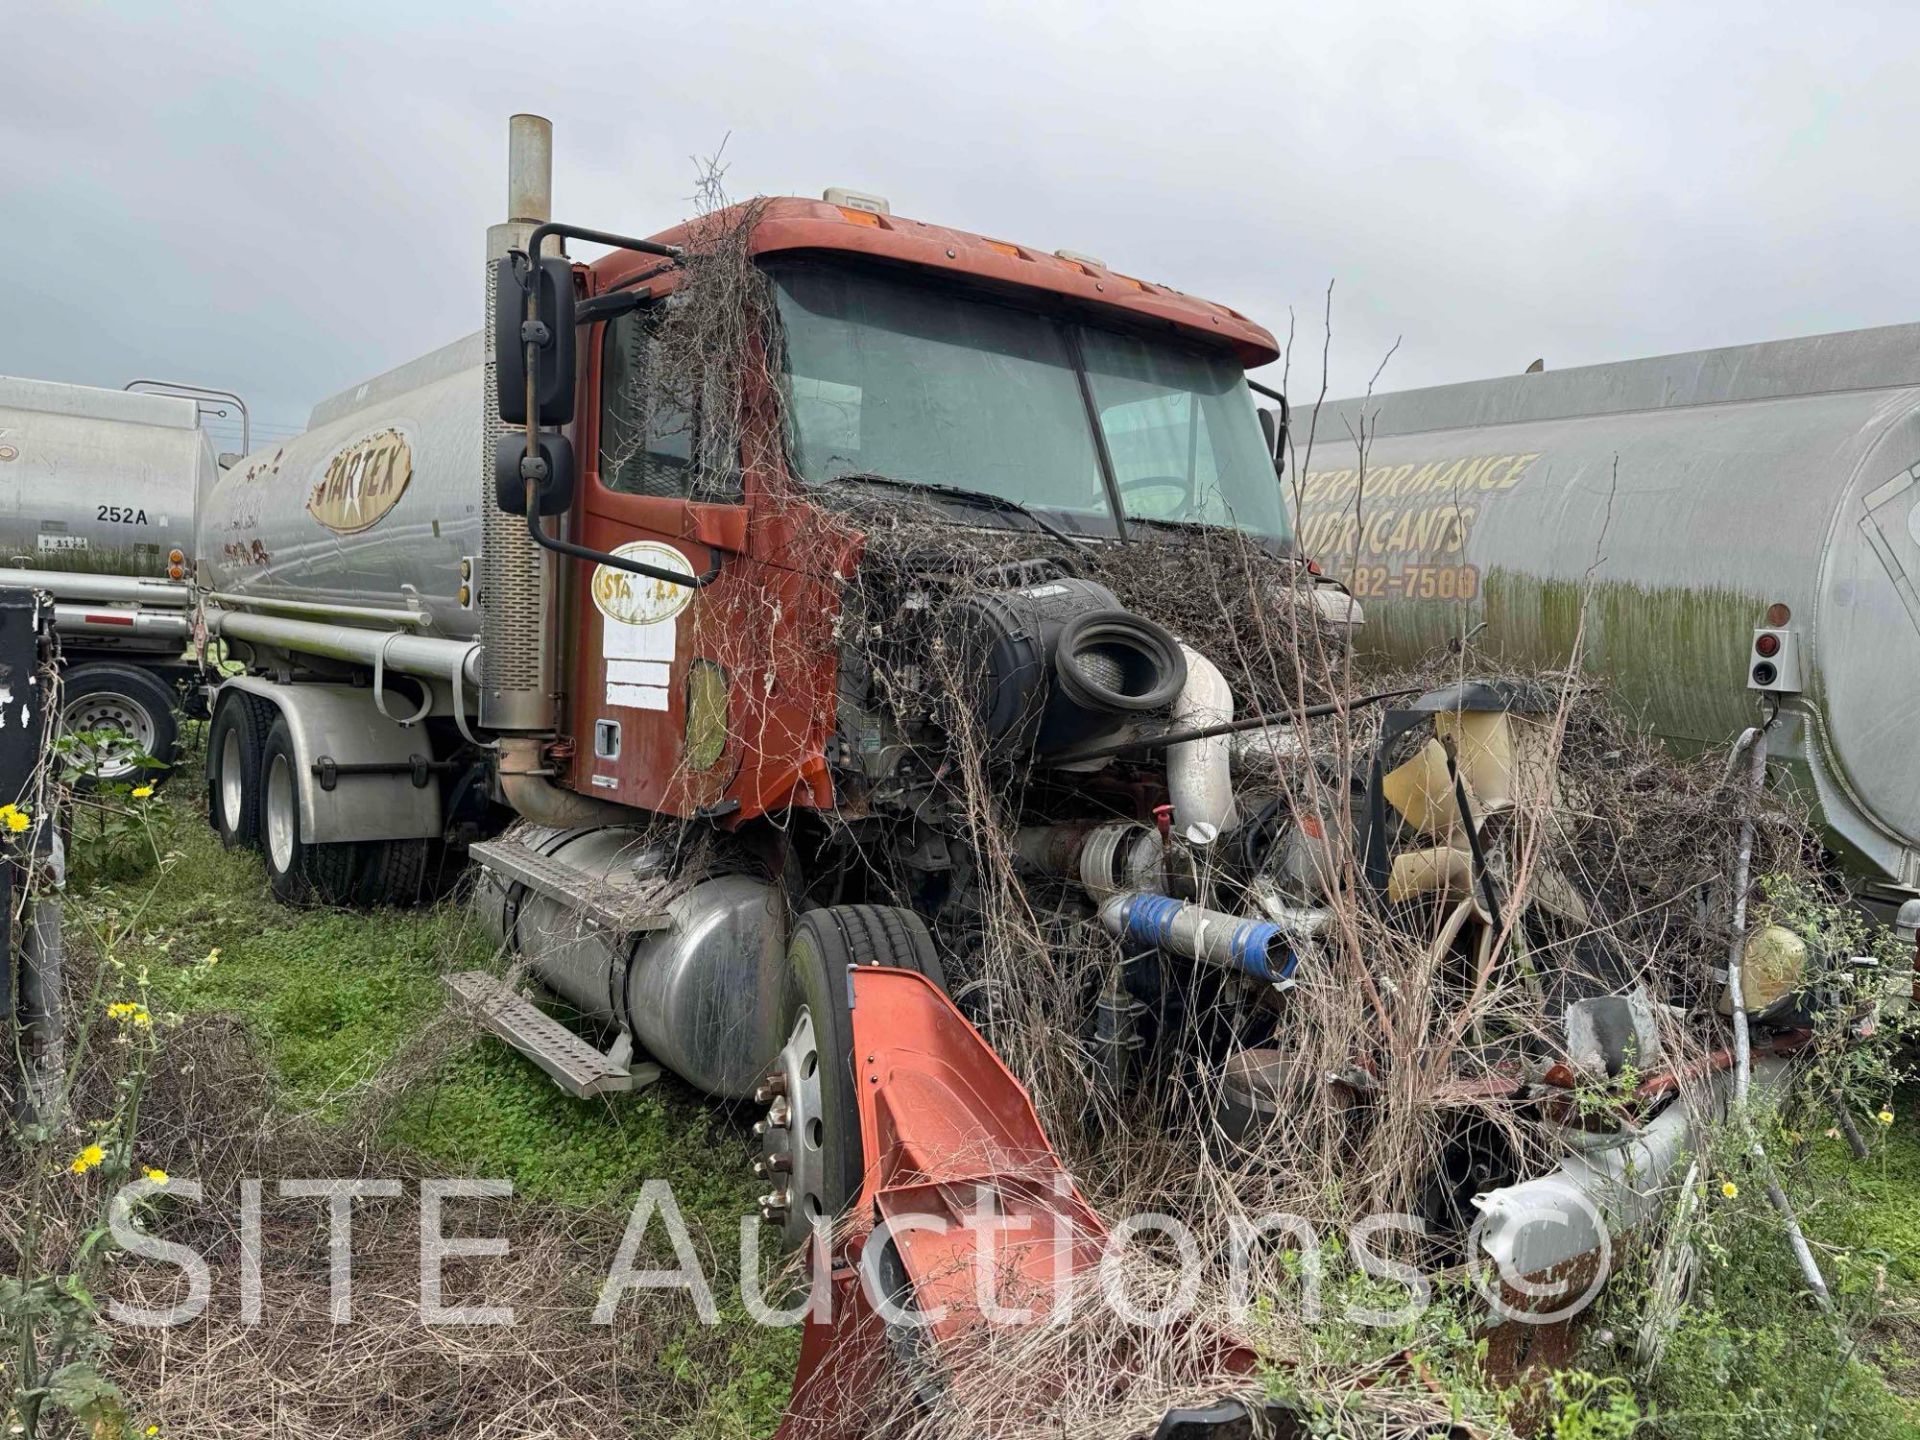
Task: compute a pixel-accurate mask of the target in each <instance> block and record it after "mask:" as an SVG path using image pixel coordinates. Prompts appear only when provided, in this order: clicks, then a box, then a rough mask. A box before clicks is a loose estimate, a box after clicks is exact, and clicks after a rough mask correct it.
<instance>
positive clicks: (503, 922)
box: [473, 826, 789, 1099]
mask: <svg viewBox="0 0 1920 1440" xmlns="http://www.w3.org/2000/svg"><path fill="white" fill-rule="evenodd" d="M512 838H513V839H515V840H516V841H517V842H518V843H519V844H522V845H524V846H526V847H527V848H528V849H530V850H532V851H534V852H536V853H538V854H540V855H544V856H547V857H548V858H550V859H552V860H555V861H558V862H559V863H560V864H562V865H565V866H567V867H568V868H569V869H572V870H574V871H576V872H578V874H579V876H580V878H581V882H582V883H583V884H586V885H590V886H593V887H596V888H598V887H608V888H610V889H613V890H616V891H618V890H631V889H632V888H635V887H637V886H639V885H641V884H643V883H645V882H646V881H647V880H648V879H649V878H651V877H654V876H657V875H658V874H659V873H661V872H662V869H663V867H665V866H666V865H668V863H669V862H670V859H671V857H670V856H669V855H667V854H666V853H665V852H663V851H661V850H659V849H658V848H657V847H655V846H649V844H648V842H647V840H646V838H645V836H644V835H643V834H642V833H641V832H638V831H635V830H628V829H599V830H553V829H545V828H539V827H533V826H525V827H522V828H520V829H519V830H517V831H515V832H513V837H512ZM473 903H474V907H475V909H476V910H477V911H478V913H479V914H480V917H481V919H482V921H483V923H484V924H485V925H486V926H487V928H488V930H489V931H490V932H491V933H492V935H493V936H494V938H495V939H497V940H500V941H502V942H504V943H507V944H509V945H510V946H511V947H512V949H513V950H514V952H515V953H516V954H518V955H520V956H521V957H523V958H524V959H525V960H526V962H527V965H528V968H529V969H530V970H531V971H532V972H533V973H534V974H535V975H537V976H538V977H539V978H540V980H541V981H542V982H544V983H545V984H546V985H547V987H548V988H549V989H551V990H552V991H553V992H554V993H555V994H556V995H558V996H560V997H561V998H562V999H563V1000H565V1001H567V1002H568V1003H569V1004H570V1005H572V1006H573V1007H574V1008H575V1009H576V1010H577V1011H578V1012H579V1014H580V1015H581V1016H583V1017H585V1018H587V1019H588V1020H590V1021H592V1022H594V1023H596V1024H598V1025H603V1026H616V1027H618V1028H621V1029H624V1030H626V1031H627V1032H628V1033H630V1034H631V1035H633V1037H634V1038H635V1040H636V1041H637V1042H638V1044H639V1046H640V1047H641V1049H642V1050H644V1052H645V1053H646V1055H647V1056H648V1057H649V1058H651V1059H654V1060H657V1061H659V1062H660V1063H661V1064H663V1065H665V1066H666V1067H667V1068H668V1069H670V1070H672V1071H673V1072H674V1073H675V1074H676V1075H678V1076H680V1077H681V1078H682V1079H684V1080H686V1081H687V1082H688V1083H689V1084H691V1085H694V1086H696V1087H698V1088H699V1089H701V1090H704V1091H706V1092H707V1093H709V1094H712V1095H724V1096H729V1097H732V1098H734V1099H743V1098H745V1097H746V1096H748V1095H751V1094H752V1093H753V1091H754V1088H755V1086H757V1085H758V1084H759V1083H760V1080H761V1079H762V1077H763V1076H764V1075H765V1074H766V1070H767V1066H768V1064H769V1063H770V1062H771V1061H772V1059H773V1057H774V1055H775V1054H776V1053H777V1052H778V1050H779V1049H780V1045H781V1043H782V1042H783V1041H784V1040H785V1039H786V1033H785V1027H786V1025H787V1023H788V1021H789V1014H788V1010H787V969H786V944H787V927H786V910H785V907H784V904H783V902H782V899H781V894H780V891H779V890H778V889H776V888H775V887H774V886H773V885H772V884H771V883H769V882H768V881H766V880H762V879H760V878H758V877H757V876H752V875H745V874H725V873H722V874H716V875H712V876H709V877H707V878H704V879H696V878H694V877H688V880H687V883H686V884H685V885H684V886H682V887H675V891H674V893H673V895H672V897H671V898H670V899H668V900H667V901H666V902H665V909H666V911H667V913H668V914H669V915H670V916H672V918H673V924H672V925H671V926H670V927H668V928H665V929H661V930H652V931H647V932H644V933H640V934H635V935H622V936H613V935H609V934H608V933H607V932H605V931H603V930H600V929H598V928H596V927H594V926H592V925H590V924H588V923H587V922H586V921H585V920H583V919H582V918H581V917H580V915H579V914H578V913H576V912H575V911H573V910H571V909H570V908H568V907H567V906H566V905H565V904H563V903H562V902H560V901H558V900H555V899H552V898H550V897H547V896H544V895H540V894H536V893H534V892H532V891H528V890H525V889H524V888H522V887H520V886H517V885H513V884H511V883H509V882H506V881H504V880H502V879H501V877H500V876H498V875H497V874H495V873H494V872H493V871H491V870H488V869H485V868H484V867H483V868H482V869H481V870H480V871H479V874H478V878H477V879H476V881H475V885H474V893H473Z"/></svg>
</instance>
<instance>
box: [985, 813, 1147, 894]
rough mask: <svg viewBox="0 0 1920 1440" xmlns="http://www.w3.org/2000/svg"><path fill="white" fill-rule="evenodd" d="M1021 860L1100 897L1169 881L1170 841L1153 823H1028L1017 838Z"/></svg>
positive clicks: (1016, 850)
mask: <svg viewBox="0 0 1920 1440" xmlns="http://www.w3.org/2000/svg"><path fill="white" fill-rule="evenodd" d="M1014 854H1015V855H1016V856H1017V857H1018V859H1019V861H1020V863H1021V864H1023V865H1027V866H1030V867H1032V868H1033V869H1035V870H1038V871H1039V872H1040V873H1041V874H1043V875H1051V876H1053V877H1054V878H1055V879H1058V880H1076V881H1078V882H1079V883H1080V886H1081V888H1082V889H1084V890H1085V891H1086V892H1087V894H1089V895H1091V896H1092V897H1093V898H1094V899H1096V900H1104V899H1106V897H1107V896H1109V895H1113V894H1116V893H1118V892H1120V891H1123V890H1141V889H1145V888H1146V887H1148V886H1151V885H1161V884H1164V883H1166V846H1165V844H1164V843H1163V842H1162V841H1161V839H1160V836H1159V835H1158V834H1157V833H1156V832H1155V831H1154V830H1153V829H1152V828H1150V827H1149V826H1146V825H1136V824H1134V823H1132V822H1131V821H1115V822H1113V823H1110V824H1106V825H1088V824H1085V823H1081V824H1071V823H1070V824H1066V825H1025V826H1022V827H1021V829H1020V831H1019V833H1018V834H1016V835H1015V837H1014Z"/></svg>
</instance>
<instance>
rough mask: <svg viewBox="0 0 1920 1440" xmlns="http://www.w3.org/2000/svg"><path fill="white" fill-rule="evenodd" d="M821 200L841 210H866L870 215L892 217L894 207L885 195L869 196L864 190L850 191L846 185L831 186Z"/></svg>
mask: <svg viewBox="0 0 1920 1440" xmlns="http://www.w3.org/2000/svg"><path fill="white" fill-rule="evenodd" d="M820 198H821V199H822V200H824V201H826V202H827V204H829V205H833V206H836V207H838V208H839V209H841V210H864V211H865V212H866V213H867V214H869V215H891V214H893V206H891V205H889V204H888V203H887V197H886V196H884V195H869V194H867V193H866V192H865V191H864V190H849V189H847V187H846V186H844V185H829V186H828V187H827V188H826V191H825V192H824V193H823V194H822V195H821V196H820Z"/></svg>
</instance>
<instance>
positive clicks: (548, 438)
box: [493, 430, 574, 515]
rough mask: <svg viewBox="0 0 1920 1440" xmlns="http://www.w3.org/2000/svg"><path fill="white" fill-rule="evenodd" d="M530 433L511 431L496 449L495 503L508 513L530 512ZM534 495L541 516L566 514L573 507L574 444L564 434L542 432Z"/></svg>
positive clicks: (494, 473)
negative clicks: (528, 459) (526, 470)
mask: <svg viewBox="0 0 1920 1440" xmlns="http://www.w3.org/2000/svg"><path fill="white" fill-rule="evenodd" d="M526 460H527V432H526V431H525V430H509V431H508V432H507V433H506V434H504V435H502V436H501V437H500V439H499V440H498V441H497V442H496V443H495V445H494V450H493V498H494V503H495V504H497V505H498V506H499V507H500V508H501V509H502V510H504V511H505V512H506V513H507V514H509V515H524V514H526V513H527V475H526V473H525V472H524V471H523V469H522V466H523V465H524V464H525V463H526ZM532 468H533V472H534V474H533V483H534V495H535V498H536V503H537V505H538V511H539V513H540V514H541V515H564V514H566V513H567V511H569V510H571V509H572V508H573V479H574V472H573V445H572V443H571V442H570V441H568V439H567V437H566V436H564V435H554V434H551V433H543V434H542V435H541V436H540V454H539V457H538V458H537V459H536V460H534V461H533V466H532Z"/></svg>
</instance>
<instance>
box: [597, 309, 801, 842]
mask: <svg viewBox="0 0 1920 1440" xmlns="http://www.w3.org/2000/svg"><path fill="white" fill-rule="evenodd" d="M662 314H663V308H662V304H661V303H660V302H655V303H653V304H651V305H648V306H646V307H643V308H641V309H639V310H635V311H631V312H629V313H628V314H625V315H621V316H617V317H615V318H614V319H611V320H608V321H606V322H604V323H602V324H601V325H599V326H597V327H596V330H597V332H598V333H597V334H595V335H593V336H592V337H590V340H589V343H590V345H592V346H593V347H594V349H595V356H594V358H595V359H597V362H598V363H597V364H596V363H592V362H591V361H590V362H589V363H588V364H586V365H583V367H582V369H583V371H584V372H585V373H586V374H587V375H589V376H593V377H594V378H595V381H596V382H597V383H593V384H588V385H585V386H583V387H582V404H581V412H582V413H581V414H580V415H579V416H578V424H577V425H576V432H575V433H576V434H577V435H578V436H579V437H580V440H581V442H582V443H581V444H580V446H579V451H580V455H581V469H582V471H583V475H582V482H583V483H582V484H581V487H580V496H579V500H578V502H577V505H576V510H575V513H574V524H575V527H576V534H577V535H578V537H579V539H580V542H581V543H583V544H585V545H587V546H589V547H591V548H593V549H595V550H600V551H603V552H609V553H612V554H617V555H623V556H627V557H629V558H632V559H634V560H638V561H640V562H642V563H644V564H648V565H653V566H656V567H658V568H660V569H664V570H669V571H676V572H685V573H687V574H690V575H698V574H700V573H702V572H703V571H705V570H707V569H708V568H709V566H710V565H711V564H712V563H714V562H715V561H717V562H718V563H719V566H720V575H719V578H718V579H716V580H715V581H714V582H713V583H712V584H711V585H709V586H707V587H705V588H704V589H696V588H694V587H691V586H684V585H674V584H670V583H667V582H665V581H660V580H653V579H649V578H646V577H643V576H640V575H635V574H632V573H630V572H626V571H621V570H617V569H614V568H612V567H610V566H607V565H594V564H591V563H589V562H585V561H576V562H573V563H574V566H575V570H574V574H573V577H572V579H573V582H574V583H573V585H572V587H571V595H572V597H573V598H572V601H571V608H572V612H573V613H572V623H571V625H570V627H569V633H570V634H572V635H573V636H574V637H576V642H577V643H576V648H575V654H574V664H573V677H572V685H571V686H570V690H571V702H572V703H571V704H570V706H569V716H570V721H571V723H570V726H569V728H570V730H571V733H572V735H573V739H574V756H573V772H572V777H571V778H572V781H573V788H574V789H576V790H578V791H580V792H582V793H585V794H592V795H599V796H602V797H604V798H606V799H609V800H615V801H618V802H620V803H622V804H627V805H637V806H642V807H644V808H646V809H649V810H655V811H661V812H664V813H668V814H675V815H683V816H686V815H694V814H698V813H702V812H711V811H714V810H716V809H718V808H719V807H720V802H721V798H722V797H723V796H724V795H725V794H726V792H727V790H728V788H729V785H730V784H731V783H732V781H733V780H734V779H735V778H736V775H737V773H738V771H739V768H740V755H739V746H738V744H737V741H736V739H735V737H734V734H733V722H734V721H735V720H736V719H737V717H734V716H731V715H730V714H729V712H730V710H732V709H733V708H734V706H733V698H732V697H733V695H734V693H735V691H736V689H737V687H738V686H739V685H740V684H741V683H742V682H744V681H745V680H746V679H747V677H748V674H749V673H756V672H758V671H759V670H760V669H762V668H763V666H764V658H763V655H762V653H760V652H762V651H763V650H764V647H763V646H760V645H758V644H756V643H755V641H754V638H753V636H752V635H751V632H750V629H748V628H747V627H743V626H741V625H740V624H738V623H737V620H738V612H740V611H742V610H743V608H744V605H745V602H746V600H747V598H748V597H749V596H751V595H752V594H753V593H754V592H755V591H756V590H757V588H758V585H757V581H756V573H757V570H758V567H757V566H756V565H755V564H754V563H753V562H752V561H751V560H750V559H749V558H748V557H747V555H746V553H745V552H746V548H747V547H746V533H747V524H746V515H747V512H746V504H745V495H744V493H743V490H742V482H741V476H740V474H739V471H738V468H737V466H736V467H735V468H733V469H732V470H731V471H729V472H727V473H721V474H715V473H712V470H711V469H709V470H708V471H706V472H702V471H701V470H700V469H699V468H698V467H697V466H696V464H695V458H694V457H695V456H696V455H697V454H698V453H699V452H698V448H697V444H696V441H697V429H696V427H697V425H698V424H699V418H700V417H699V416H698V415H697V414H692V413H688V411H687V410H686V409H684V408H683V407H682V406H681V405H679V404H677V403H676V402H675V399H674V396H675V394H676V393H686V392H687V390H688V388H689V387H686V386H685V385H683V384H678V383H670V377H667V376H665V375H662V374H661V373H659V365H658V363H657V362H658V347H657V345H656V343H655V339H654V334H655V331H656V329H657V328H658V324H659V321H660V319H661V316H662Z"/></svg>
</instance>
